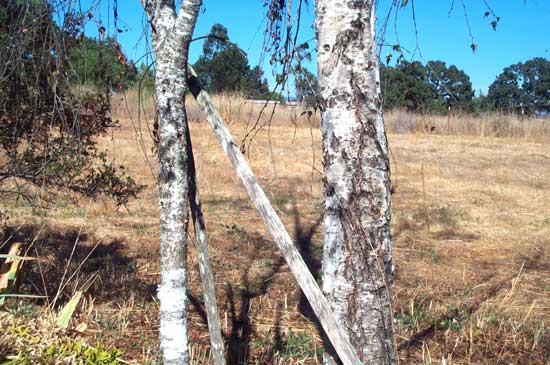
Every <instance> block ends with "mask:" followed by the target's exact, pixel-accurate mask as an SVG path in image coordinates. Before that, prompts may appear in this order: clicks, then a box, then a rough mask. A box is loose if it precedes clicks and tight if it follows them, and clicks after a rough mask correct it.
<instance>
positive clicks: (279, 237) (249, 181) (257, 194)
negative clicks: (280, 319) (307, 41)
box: [187, 66, 362, 365]
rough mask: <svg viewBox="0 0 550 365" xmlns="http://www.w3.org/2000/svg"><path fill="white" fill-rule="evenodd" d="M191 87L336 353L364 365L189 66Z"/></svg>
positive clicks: (347, 364)
mask: <svg viewBox="0 0 550 365" xmlns="http://www.w3.org/2000/svg"><path fill="white" fill-rule="evenodd" d="M187 84H188V85H189V88H190V89H191V92H192V93H193V96H194V97H195V99H196V100H197V103H198V104H199V106H200V108H201V110H202V112H203V113H204V115H205V116H206V119H207V120H208V123H209V124H210V126H211V127H212V130H213V131H214V134H215V135H216V137H217V139H218V141H219V142H220V143H221V145H222V148H223V150H224V151H225V153H226V154H227V157H228V158H229V160H230V161H231V163H232V164H233V167H234V168H235V170H236V171H237V175H238V176H239V177H240V179H241V181H242V183H243V185H244V187H245V189H246V191H247V192H248V195H249V196H250V198H251V199H252V202H253V203H254V206H255V207H256V209H257V210H258V212H259V213H260V216H261V217H262V219H263V220H264V223H265V224H266V226H267V228H268V229H269V231H270V232H271V235H272V236H273V238H274V239H275V242H276V243H277V246H279V249H280V250H281V253H282V254H283V257H284V258H285V260H286V262H287V264H288V267H289V268H290V271H291V272H292V273H293V274H294V277H295V278H296V281H297V282H298V285H299V286H300V288H301V289H302V291H303V292H304V294H305V296H306V298H307V299H308V301H309V303H310V305H311V308H312V309H313V311H314V312H315V314H316V315H317V318H318V319H319V322H320V323H321V326H322V327H323V329H324V330H325V333H326V335H327V337H328V338H329V340H330V342H331V343H332V346H333V347H334V349H335V350H336V353H337V354H338V356H339V357H340V360H341V361H342V363H343V364H344V365H361V364H362V362H361V361H360V360H359V357H358V356H357V354H356V352H355V349H354V348H353V346H352V345H351V343H350V342H349V340H348V337H347V335H346V334H345V332H344V331H343V330H342V329H341V328H340V327H339V326H338V323H336V319H335V318H334V315H333V313H332V310H331V309H330V306H329V304H328V301H327V300H326V298H325V296H324V295H323V292H322V291H321V289H320V288H319V286H318V285H317V283H316V282H315V279H314V278H313V275H312V274H311V272H310V271H309V269H308V267H307V265H306V264H305V262H304V260H303V259H302V256H301V255H300V253H299V251H298V249H297V248H296V246H294V243H293V242H292V239H291V238H290V235H289V234H288V232H287V231H286V229H285V227H284V225H283V223H282V222H281V219H280V218H279V216H278V215H277V213H276V212H275V210H274V209H273V207H272V206H271V203H270V202H269V200H268V199H267V197H266V195H265V193H264V191H263V190H262V188H261V187H260V185H259V184H258V180H257V179H256V176H254V173H253V172H252V170H251V169H250V167H249V166H248V163H247V162H246V160H245V158H244V156H243V154H242V153H241V151H240V150H239V147H238V146H237V144H236V143H235V140H234V139H233V137H232V136H231V133H230V132H229V130H228V129H227V127H226V126H225V123H224V121H223V119H222V117H221V115H220V113H218V111H217V110H216V108H215V107H214V104H213V103H212V100H211V99H210V96H209V95H208V93H207V92H206V91H204V90H203V89H202V87H201V84H200V81H199V80H198V78H197V75H196V73H195V71H194V70H193V68H192V67H191V66H188V72H187Z"/></svg>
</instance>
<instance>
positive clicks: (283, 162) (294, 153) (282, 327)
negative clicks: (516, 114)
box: [2, 96, 550, 364]
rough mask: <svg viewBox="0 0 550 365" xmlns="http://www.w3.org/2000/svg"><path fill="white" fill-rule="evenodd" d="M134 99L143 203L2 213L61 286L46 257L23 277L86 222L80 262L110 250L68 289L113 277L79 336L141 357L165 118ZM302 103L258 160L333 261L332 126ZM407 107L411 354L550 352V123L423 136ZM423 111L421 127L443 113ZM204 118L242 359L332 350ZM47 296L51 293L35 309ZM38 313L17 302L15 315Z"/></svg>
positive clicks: (119, 154)
mask: <svg viewBox="0 0 550 365" xmlns="http://www.w3.org/2000/svg"><path fill="white" fill-rule="evenodd" d="M224 98H225V97H223V96H222V97H219V98H216V99H215V102H217V103H221V104H222V107H221V109H222V114H224V115H225V116H226V117H227V118H228V120H229V121H230V129H231V131H232V132H233V133H234V135H235V136H236V139H237V141H240V140H241V139H242V138H243V136H244V135H245V133H246V130H247V119H245V118H244V117H247V116H248V114H247V113H249V110H250V109H247V108H250V105H247V104H244V103H242V102H238V101H236V100H234V99H224ZM224 100H225V101H224ZM228 100H231V102H230V101H228ZM228 103H231V107H229V105H228ZM190 105H191V106H190V112H189V114H190V115H191V120H194V121H196V120H198V119H199V117H198V114H193V113H196V106H193V104H192V103H190ZM129 106H130V108H134V109H133V110H134V113H133V116H134V121H133V122H131V121H130V119H128V117H127V116H125V115H124V114H122V109H115V110H116V112H117V113H119V114H117V116H118V118H120V119H121V124H122V127H121V129H120V130H117V131H115V132H114V133H113V135H112V136H110V137H108V138H105V139H104V140H102V142H101V144H102V146H103V147H105V148H108V149H109V151H110V153H111V156H112V157H113V158H115V159H116V161H119V162H122V163H125V164H126V165H127V166H128V169H129V171H131V172H132V173H133V175H134V176H135V177H136V178H137V180H138V181H139V182H141V183H144V184H146V185H147V186H148V188H147V189H146V191H144V192H143V193H142V194H141V196H140V198H139V199H138V200H136V201H134V202H132V203H131V204H130V205H129V206H128V209H116V207H114V206H113V205H112V204H111V203H109V202H104V201H98V202H88V201H86V200H84V199H79V204H78V205H74V204H73V203H72V201H71V200H68V199H59V201H58V202H57V203H56V205H55V206H53V207H51V208H50V209H48V210H47V211H44V210H41V209H39V208H32V207H30V206H28V205H26V204H24V202H19V203H17V204H15V203H13V204H12V203H9V204H8V203H6V202H3V203H2V210H8V211H9V212H10V215H11V219H10V221H9V224H10V225H11V227H12V228H13V230H16V228H17V227H19V225H20V224H24V225H25V226H23V227H20V228H19V229H18V230H17V232H18V233H17V234H16V236H17V239H20V240H25V239H30V240H32V239H33V238H35V237H36V239H35V243H34V245H33V247H36V249H37V252H34V251H32V250H31V251H30V253H31V254H33V255H36V256H39V257H41V261H40V262H41V266H42V267H41V272H42V276H44V277H45V278H46V280H45V282H46V284H45V285H43V283H42V280H41V275H39V274H40V273H39V272H38V271H37V269H36V268H32V270H30V271H29V276H28V280H27V281H26V282H27V285H25V286H24V287H23V288H22V290H26V291H27V292H30V293H35V294H36V293H42V294H43V292H44V290H47V291H48V294H50V295H51V294H52V293H53V292H55V290H56V288H57V286H58V284H59V278H60V276H61V274H62V271H63V269H64V267H65V265H66V264H67V256H68V253H67V252H70V251H71V249H72V247H73V244H74V242H75V241H76V236H75V235H76V233H75V232H78V231H79V230H80V231H81V232H82V233H81V235H80V237H79V240H78V241H79V243H78V245H77V247H78V249H77V250H76V252H77V255H76V256H75V258H74V259H73V262H72V263H71V264H70V265H71V269H70V270H69V272H73V271H74V269H76V267H78V265H79V262H80V261H82V260H83V259H84V257H86V255H87V254H88V253H89V252H90V251H91V250H92V248H93V247H96V248H95V250H94V252H93V253H92V254H91V256H90V258H89V259H88V261H87V262H86V263H85V264H84V265H82V267H81V269H80V270H81V274H79V275H77V276H76V279H74V282H72V283H71V285H69V286H68V287H67V289H66V290H65V291H66V293H65V294H63V295H62V302H63V300H67V299H68V298H69V297H70V295H71V294H72V291H74V290H76V288H78V287H79V285H81V283H82V282H83V281H85V279H86V277H87V276H89V275H90V274H91V273H93V272H96V271H97V272H98V273H99V278H98V279H97V280H96V281H95V282H94V284H93V285H92V287H91V288H90V290H89V291H88V293H87V297H86V300H85V301H84V302H83V303H82V304H81V306H80V307H79V310H78V313H77V317H76V318H75V319H74V323H73V328H74V327H75V326H76V325H78V324H79V323H86V326H87V328H86V330H85V331H84V332H82V333H79V332H75V331H73V332H70V335H71V336H76V337H82V338H84V339H86V340H87V341H89V342H90V343H95V342H96V341H100V342H102V343H104V344H106V345H110V346H117V347H118V348H121V349H123V350H124V351H125V352H126V355H125V359H126V360H136V361H139V362H141V363H151V364H152V363H154V361H155V359H156V357H157V355H158V354H157V350H156V349H157V346H158V344H157V330H158V312H157V311H158V304H157V302H156V300H155V284H156V283H157V281H158V254H157V252H158V239H157V236H158V228H157V220H158V216H157V214H158V212H157V206H156V190H155V176H154V168H155V157H154V154H153V151H152V147H153V146H152V142H151V138H150V136H149V132H148V130H147V127H146V123H149V127H150V128H152V121H151V115H152V113H151V110H150V111H149V113H148V117H149V120H148V121H146V120H145V118H143V119H142V120H141V122H140V123H138V122H137V120H136V113H135V110H137V108H136V107H135V101H131V104H130V101H129ZM149 107H151V106H149ZM252 111H253V113H251V115H252V117H254V116H255V115H256V116H257V114H254V113H257V112H258V110H257V106H253V107H252ZM292 113H294V112H291V111H289V110H285V109H282V108H281V109H279V108H278V109H277V110H276V113H275V118H274V121H275V122H274V123H273V125H272V126H271V128H270V130H268V129H267V128H266V129H263V130H262V131H260V132H259V133H258V135H257V136H256V137H255V138H254V140H253V143H252V146H251V148H250V149H249V150H248V151H247V152H248V160H249V162H250V164H251V166H252V168H253V170H254V171H255V172H256V174H257V175H258V176H259V177H260V180H261V183H262V185H263V186H264V188H265V190H266V191H267V194H268V196H269V197H270V199H271V201H272V202H273V203H274V205H275V206H276V209H277V210H278V212H279V213H280V214H281V216H282V218H283V221H284V222H285V225H286V227H287V228H288V229H289V231H290V232H291V233H293V234H294V237H295V239H296V241H297V242H299V244H300V247H301V249H302V252H304V253H305V254H307V256H308V257H309V262H310V264H311V265H312V267H313V268H314V269H318V268H319V266H318V260H319V257H320V256H319V255H320V251H321V242H322V238H321V233H320V231H321V230H320V229H319V227H318V222H319V218H320V216H321V214H322V210H321V193H322V180H321V178H320V176H319V175H318V174H317V173H316V172H314V173H313V174H312V171H313V170H312V163H313V155H315V168H316V169H317V170H321V169H322V167H321V162H320V158H319V156H320V132H319V130H318V129H317V128H314V129H312V130H310V129H309V128H308V127H307V125H308V121H307V120H305V119H304V118H305V117H300V116H299V113H297V112H296V113H295V114H296V119H295V123H294V124H293V122H292ZM193 115H195V116H193ZM402 115H403V114H399V113H389V114H388V115H387V116H386V121H387V123H388V124H389V126H390V133H389V135H388V137H389V141H390V145H391V148H392V152H393V158H394V162H392V166H396V169H395V168H394V171H393V180H394V184H395V193H394V195H393V225H392V227H393V235H394V242H395V266H396V283H395V291H394V293H395V301H396V305H395V311H396V313H395V317H396V328H397V342H398V343H399V344H400V351H399V356H400V359H401V363H403V364H412V363H414V364H416V363H426V364H431V363H433V364H435V363H442V361H445V362H446V363H447V364H495V363H505V364H510V363H518V364H520V363H521V364H524V363H529V364H544V363H546V362H547V361H548V360H549V359H548V354H549V353H550V345H549V344H550V331H549V330H548V328H547V324H548V323H549V321H550V248H549V247H550V238H549V237H550V193H549V192H548V191H549V190H548V181H550V163H549V162H550V147H549V146H548V144H547V142H541V141H543V140H544V139H545V138H547V137H548V127H544V126H543V125H542V124H540V125H539V124H537V126H536V127H533V126H530V125H528V124H527V121H526V120H524V121H520V120H519V119H517V120H516V119H513V118H510V119H509V121H510V122H509V123H518V124H517V125H518V126H521V128H520V127H518V128H519V129H518V130H521V131H523V132H521V133H520V134H516V133H518V132H513V133H511V132H510V134H509V135H503V136H502V137H504V138H496V137H497V135H496V134H490V133H486V132H485V131H488V129H484V132H483V133H481V132H479V129H476V130H475V132H474V129H466V126H468V125H474V124H475V123H474V121H475V120H476V119H473V118H466V117H464V118H460V119H459V118H458V117H455V118H454V119H453V124H452V125H454V126H456V129H455V130H454V132H453V133H451V135H446V133H442V134H445V135H438V134H433V133H426V132H423V131H422V132H421V133H420V132H419V129H418V128H417V127H415V128H414V129H410V130H405V132H407V131H409V132H410V131H416V132H418V133H395V131H396V129H395V128H396V126H397V125H399V124H398V123H403V122H398V121H397V120H399V118H403V117H402ZM409 117H411V118H413V117H414V116H409ZM414 118H416V122H415V123H416V125H417V126H418V125H422V123H424V120H425V119H423V118H428V117H414ZM487 118H489V117H487ZM490 118H496V116H495V117H490ZM253 119H254V118H253ZM289 120H290V122H289ZM433 120H435V121H436V122H437V121H439V122H437V123H439V124H437V125H436V130H435V131H434V132H436V133H438V128H440V127H441V128H444V127H446V125H447V124H446V123H447V121H446V119H445V118H434V119H433ZM488 120H489V119H488ZM420 121H421V122H420ZM310 122H312V124H318V120H317V121H310ZM487 123H489V122H487ZM506 123H508V122H506ZM535 123H537V122H536V121H535ZM514 125H515V124H514ZM458 126H463V127H461V128H464V129H459V128H458ZM510 126H511V124H510ZM468 128H469V127H468ZM545 128H546V129H545ZM248 130H250V125H249V127H248ZM460 130H463V131H466V130H468V131H472V132H471V133H470V132H468V133H466V132H464V134H462V132H459V131H460ZM507 130H508V131H512V130H515V129H513V128H508V129H507ZM528 130H531V132H530V133H527V131H528ZM191 131H192V139H193V145H194V149H195V156H196V159H197V168H198V173H199V183H200V189H201V194H202V197H203V206H204V209H205V216H206V222H207V227H208V229H209V237H210V244H211V255H212V260H213V265H214V269H215V272H216V274H215V275H216V287H217V290H218V300H219V303H220V309H221V316H222V327H223V330H224V333H225V335H226V339H227V343H228V345H227V346H228V348H229V349H230V350H229V356H230V359H231V360H232V362H231V363H238V362H239V361H242V360H243V359H245V358H246V359H247V361H248V362H249V363H252V364H255V363H257V364H273V363H277V362H279V363H281V364H282V363H285V364H298V363H311V364H313V363H317V361H318V358H317V350H318V349H319V348H320V347H321V346H322V342H321V341H320V337H319V335H318V333H317V330H316V327H315V324H314V322H312V321H311V320H310V319H308V318H310V317H311V313H310V312H309V310H308V308H307V305H306V303H305V302H304V301H303V299H302V297H301V295H300V292H299V290H298V288H297V286H296V284H295V282H294V280H293V278H292V275H291V274H290V273H289V271H288V268H287V267H286V265H285V264H283V263H282V262H281V259H280V256H279V253H278V252H277V249H276V246H275V245H274V243H273V242H272V240H271V237H270V236H269V234H268V232H267V230H266V229H265V227H264V226H263V224H262V222H261V220H260V218H259V217H258V215H257V214H256V212H255V210H254V209H253V207H252V206H251V204H250V202H249V201H248V199H247V196H246V193H245V191H244V189H243V188H242V187H241V185H240V182H239V180H238V178H237V177H236V175H235V174H234V173H233V170H232V168H231V166H230V164H229V162H228V161H227V159H226V157H225V156H224V154H223V152H222V150H221V148H220V147H219V145H218V142H217V141H216V139H215V138H214V136H213V134H212V133H211V131H210V130H209V127H208V126H207V125H206V124H205V123H192V124H191ZM400 132H401V131H400ZM545 133H546V134H545ZM520 136H521V138H518V137H520ZM312 137H313V148H312ZM147 161H148V162H147ZM149 164H150V165H151V167H152V168H151V167H150V166H149ZM422 166H423V169H422ZM422 170H423V173H422ZM423 185H424V186H425V188H424V189H423ZM424 195H425V196H424ZM428 225H429V230H428V227H427V226H428ZM41 227H42V229H41V230H40V228H41ZM190 251H191V252H190V256H189V260H188V262H189V265H190V269H191V273H190V276H189V284H190V287H191V289H190V293H191V299H192V300H191V305H190V309H191V335H192V340H193V346H194V350H193V351H194V354H195V355H194V356H195V358H196V359H197V361H196V363H197V364H198V363H200V361H199V360H198V359H199V358H205V357H208V354H207V350H208V337H207V327H206V325H205V321H204V312H203V311H202V299H201V291H200V283H199V274H198V268H197V259H196V255H195V252H194V249H193V248H192V247H191V249H190ZM44 286H46V289H44V288H43V287H44ZM45 305H46V304H45V303H40V302H35V306H34V307H33V311H34V313H35V314H34V315H35V316H36V315H39V314H40V313H42V312H41V311H44V310H45V309H44V308H45ZM28 315H29V314H21V313H19V312H17V310H13V311H12V318H14V320H15V319H16V318H20V317H21V316H28ZM31 316H32V314H31Z"/></svg>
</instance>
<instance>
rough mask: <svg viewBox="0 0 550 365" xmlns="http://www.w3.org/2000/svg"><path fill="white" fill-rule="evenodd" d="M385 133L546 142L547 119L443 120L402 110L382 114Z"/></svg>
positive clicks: (488, 116) (487, 116)
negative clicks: (386, 131) (520, 139)
mask: <svg viewBox="0 0 550 365" xmlns="http://www.w3.org/2000/svg"><path fill="white" fill-rule="evenodd" d="M385 121H386V128H387V130H388V132H389V133H433V134H439V135H458V136H475V137H492V138H526V139H535V140H538V139H548V138H549V137H550V119H549V118H535V117H526V116H520V115H514V114H499V113H482V114H479V115H472V114H466V113H451V114H449V115H447V116H443V115H434V114H418V113H411V112H408V111H405V110H391V111H388V112H386V113H385Z"/></svg>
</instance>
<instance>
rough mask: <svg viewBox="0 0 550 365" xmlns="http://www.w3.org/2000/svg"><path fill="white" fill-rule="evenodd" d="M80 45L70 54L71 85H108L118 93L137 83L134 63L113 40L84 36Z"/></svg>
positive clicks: (80, 39)
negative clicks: (127, 58)
mask: <svg viewBox="0 0 550 365" xmlns="http://www.w3.org/2000/svg"><path fill="white" fill-rule="evenodd" d="M78 42H79V45H78V46H77V47H73V48H71V49H70V51H69V61H70V63H71V65H72V67H71V69H70V72H69V81H70V83H71V84H94V85H95V86H101V85H106V86H108V87H109V89H110V90H116V91H120V90H123V89H127V88H128V87H131V86H133V85H134V84H135V82H136V80H137V74H138V70H137V68H136V66H135V64H134V63H133V62H132V61H129V62H128V61H127V60H126V57H125V56H124V54H123V53H122V49H121V47H120V45H119V44H118V42H117V41H116V40H115V39H114V38H112V37H106V38H105V39H104V40H102V41H101V40H98V39H95V38H90V37H86V36H81V37H80V38H79V39H78Z"/></svg>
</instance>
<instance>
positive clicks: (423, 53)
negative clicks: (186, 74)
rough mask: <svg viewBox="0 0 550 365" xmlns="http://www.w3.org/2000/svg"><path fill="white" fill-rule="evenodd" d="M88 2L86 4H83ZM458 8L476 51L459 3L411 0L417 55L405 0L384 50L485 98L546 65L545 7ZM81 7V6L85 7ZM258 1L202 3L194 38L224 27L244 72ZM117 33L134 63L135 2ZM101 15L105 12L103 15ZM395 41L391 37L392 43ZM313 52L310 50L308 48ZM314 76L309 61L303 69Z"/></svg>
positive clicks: (257, 35)
mask: <svg viewBox="0 0 550 365" xmlns="http://www.w3.org/2000/svg"><path fill="white" fill-rule="evenodd" d="M90 2H92V1H91V0H90V1H89V2H88V3H90ZM114 2H115V0H102V2H101V9H100V11H97V12H96V21H101V22H102V24H104V25H107V24H108V23H109V24H110V27H108V28H109V29H110V32H111V34H114V30H112V29H113V24H114V20H113V11H112V7H113V4H114ZM463 2H464V4H465V5H466V12H467V14H468V22H469V24H470V29H471V32H472V35H473V37H474V42H475V43H476V44H477V46H478V49H477V51H476V52H475V53H473V52H472V50H471V49H470V44H471V43H472V40H471V37H470V33H469V30H468V29H469V27H468V23H467V22H466V18H465V16H464V13H465V11H464V8H463V6H462V0H455V1H454V8H453V11H452V12H451V14H449V11H450V9H451V4H452V3H453V0H430V1H428V0H416V1H415V2H414V4H415V15H416V28H417V31H418V44H419V47H420V52H418V51H417V52H414V55H413V54H412V53H413V50H414V49H415V48H416V43H417V37H416V32H415V27H414V23H413V16H412V8H411V4H412V1H409V4H408V5H407V6H406V7H405V8H404V9H401V10H400V12H399V14H398V18H397V22H396V24H397V26H395V25H394V21H393V18H392V19H390V22H389V26H388V28H387V31H386V34H385V40H386V42H388V43H392V44H393V43H396V39H397V37H398V38H399V42H400V44H401V45H402V46H403V47H404V48H405V49H407V50H409V51H410V53H407V52H405V56H406V57H407V59H409V60H411V58H413V59H418V60H421V61H423V62H425V61H430V60H442V61H445V62H446V63H447V64H454V65H456V66H457V67H458V68H461V69H463V70H464V71H465V72H466V73H467V74H468V75H469V76H470V78H471V80H472V83H473V86H474V89H475V90H482V91H483V92H486V91H487V88H488V87H489V85H490V84H491V83H492V82H493V80H494V79H495V77H496V76H497V75H498V74H499V73H500V72H501V71H502V69H503V68H504V67H506V66H508V65H510V64H513V63H517V62H524V61H526V60H528V59H530V58H533V57H544V58H547V59H548V58H550V0H463ZM85 3H86V1H83V6H85ZM262 3H263V0H233V1H228V0H203V9H202V11H201V13H200V15H199V19H198V22H197V26H196V28H195V37H199V36H202V35H207V34H208V33H209V30H210V28H211V27H212V25H213V24H215V23H221V24H223V25H224V26H225V27H227V28H228V31H229V37H230V39H231V40H232V41H233V42H235V43H237V44H238V45H239V46H240V47H241V48H242V49H243V50H244V51H245V52H246V53H247V54H248V58H249V63H250V65H251V66H255V65H257V64H258V63H259V62H260V60H261V54H262V43H263V38H264V30H265V26H266V21H265V10H264V8H263V7H262ZM309 3H310V5H309V6H308V7H306V10H305V12H304V15H303V17H302V25H301V29H302V32H301V39H302V41H305V40H309V39H312V38H313V37H314V32H313V28H312V25H313V21H314V14H313V13H314V9H313V3H314V1H313V0H310V1H309ZM378 3H379V8H378V11H377V15H378V19H379V28H380V25H381V24H382V21H383V20H384V18H385V17H386V14H387V9H388V4H390V3H391V0H378ZM485 3H487V4H489V5H490V6H491V8H492V9H493V10H494V12H495V14H496V15H497V16H499V17H500V18H501V19H500V22H499V24H498V27H497V30H496V31H494V30H493V29H492V27H491V24H490V23H491V21H492V20H493V18H492V16H489V17H487V18H485V17H484V13H485V12H486V11H487V7H486V5H485ZM118 8H119V9H118V12H119V21H118V22H119V28H122V29H123V30H124V31H123V32H122V33H118V32H117V39H118V41H119V42H120V43H121V44H122V46H123V48H124V50H125V52H126V53H127V55H128V57H129V58H130V59H133V60H137V59H139V58H140V57H142V56H143V55H144V54H145V53H146V49H147V48H146V44H145V41H144V38H143V34H144V25H143V24H144V22H145V18H144V14H143V10H142V8H141V5H140V3H139V1H138V0H119V1H118ZM107 9H111V10H110V11H108V10H107ZM96 24H97V23H95V24H94V23H91V24H89V25H88V27H87V32H88V31H89V33H90V35H93V34H94V31H95V32H96V33H97V31H96V30H95V29H94V28H97V25H96ZM396 35H397V37H396ZM312 45H314V43H312ZM201 50H202V41H198V42H194V44H192V46H191V54H190V60H191V62H194V61H195V60H196V59H197V58H198V57H199V56H200V53H201ZM388 52H389V50H388V49H383V50H382V54H381V58H382V59H385V56H386V54H387V53H388ZM262 67H263V69H264V71H265V74H266V76H267V77H268V79H269V81H270V84H271V85H273V76H271V74H272V72H271V69H270V66H269V64H268V63H267V62H264V63H263V64H262ZM308 67H309V68H310V69H311V70H312V71H315V62H313V63H311V64H310V65H308Z"/></svg>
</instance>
